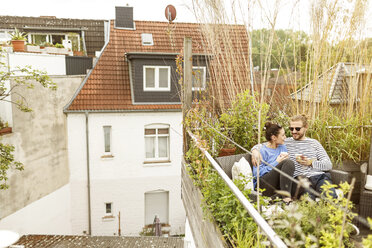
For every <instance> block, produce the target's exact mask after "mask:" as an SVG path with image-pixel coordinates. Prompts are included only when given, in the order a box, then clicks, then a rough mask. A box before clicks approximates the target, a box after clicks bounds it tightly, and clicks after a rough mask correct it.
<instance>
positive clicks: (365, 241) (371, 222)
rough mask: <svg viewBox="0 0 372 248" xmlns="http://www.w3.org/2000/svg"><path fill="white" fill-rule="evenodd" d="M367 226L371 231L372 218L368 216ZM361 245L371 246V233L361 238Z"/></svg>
mask: <svg viewBox="0 0 372 248" xmlns="http://www.w3.org/2000/svg"><path fill="white" fill-rule="evenodd" d="M368 223H369V227H370V229H371V231H372V219H371V218H369V217H368ZM362 243H363V247H372V234H368V236H367V238H364V239H363V240H362Z"/></svg>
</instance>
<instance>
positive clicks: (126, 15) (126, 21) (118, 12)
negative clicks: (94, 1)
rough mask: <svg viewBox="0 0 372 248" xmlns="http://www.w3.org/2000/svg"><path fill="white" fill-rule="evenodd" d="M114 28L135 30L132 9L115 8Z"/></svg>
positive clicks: (126, 7)
mask: <svg viewBox="0 0 372 248" xmlns="http://www.w3.org/2000/svg"><path fill="white" fill-rule="evenodd" d="M115 28H122V29H135V27H134V22H133V7H128V6H125V7H118V6H116V7H115Z"/></svg>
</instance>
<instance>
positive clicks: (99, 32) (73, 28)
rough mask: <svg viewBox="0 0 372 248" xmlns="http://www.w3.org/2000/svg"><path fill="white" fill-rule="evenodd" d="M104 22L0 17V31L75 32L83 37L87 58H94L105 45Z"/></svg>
mask: <svg viewBox="0 0 372 248" xmlns="http://www.w3.org/2000/svg"><path fill="white" fill-rule="evenodd" d="M107 25H108V24H107V21H105V20H83V19H67V18H55V17H54V18H53V17H25V16H0V30H1V29H2V30H14V28H17V29H18V30H20V31H21V32H25V33H27V32H39V33H51V32H52V33H69V32H74V33H75V32H76V33H79V34H80V37H82V30H84V37H85V43H86V49H87V52H88V56H91V57H93V56H95V52H96V51H100V50H101V49H102V47H103V46H104V43H105V40H106V38H105V30H106V29H107V28H106V26H107Z"/></svg>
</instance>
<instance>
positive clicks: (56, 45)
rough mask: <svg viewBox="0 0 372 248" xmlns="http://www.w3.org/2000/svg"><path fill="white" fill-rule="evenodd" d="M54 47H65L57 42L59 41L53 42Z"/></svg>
mask: <svg viewBox="0 0 372 248" xmlns="http://www.w3.org/2000/svg"><path fill="white" fill-rule="evenodd" d="M54 47H56V48H65V47H64V46H63V45H62V44H59V43H57V44H55V45H54Z"/></svg>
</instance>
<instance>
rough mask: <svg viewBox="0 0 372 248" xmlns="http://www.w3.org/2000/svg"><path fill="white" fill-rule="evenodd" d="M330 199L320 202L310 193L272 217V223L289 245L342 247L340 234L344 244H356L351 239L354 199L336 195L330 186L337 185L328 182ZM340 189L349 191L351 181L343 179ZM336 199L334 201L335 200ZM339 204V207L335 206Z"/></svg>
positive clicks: (327, 197) (350, 245)
mask: <svg viewBox="0 0 372 248" xmlns="http://www.w3.org/2000/svg"><path fill="white" fill-rule="evenodd" d="M324 187H325V192H326V200H324V199H320V200H319V201H318V202H316V201H313V200H311V199H310V198H309V197H308V196H306V195H305V196H304V197H302V198H301V199H300V200H298V201H296V202H293V203H292V204H291V205H289V206H287V207H285V208H284V212H279V213H276V214H274V215H272V216H271V217H270V218H269V220H268V221H269V223H270V224H271V225H272V226H273V227H274V230H275V231H276V232H277V233H278V234H279V236H280V237H281V238H282V239H283V240H284V241H285V243H286V244H287V245H288V246H289V247H339V242H340V236H341V235H342V236H343V244H342V245H343V246H346V247H353V245H352V243H351V242H350V239H349V234H350V232H351V231H352V228H351V227H350V225H348V223H351V221H352V219H353V217H354V214H353V213H351V212H350V210H351V209H352V203H351V202H347V199H346V198H344V197H341V198H338V199H333V198H332V197H331V196H330V195H329V192H330V188H331V187H336V185H330V184H329V185H326V186H324ZM340 189H341V190H342V192H343V193H344V194H345V195H346V194H347V193H348V192H349V191H350V185H349V184H348V183H343V184H341V185H340ZM332 203H333V204H332ZM335 205H336V206H339V207H335ZM346 206H348V211H349V212H348V213H347V214H346V224H345V227H344V230H343V229H342V224H343V215H344V211H343V209H342V208H346Z"/></svg>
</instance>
